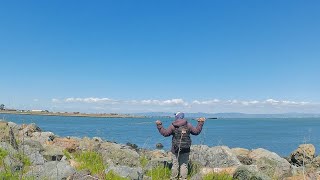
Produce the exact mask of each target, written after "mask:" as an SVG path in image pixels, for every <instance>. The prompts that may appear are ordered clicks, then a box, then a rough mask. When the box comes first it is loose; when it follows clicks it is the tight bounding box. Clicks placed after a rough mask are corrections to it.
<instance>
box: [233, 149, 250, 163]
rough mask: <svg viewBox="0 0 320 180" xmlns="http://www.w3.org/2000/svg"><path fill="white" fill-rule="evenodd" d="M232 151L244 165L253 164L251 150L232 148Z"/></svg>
mask: <svg viewBox="0 0 320 180" xmlns="http://www.w3.org/2000/svg"><path fill="white" fill-rule="evenodd" d="M231 151H232V152H233V154H235V155H236V156H237V158H238V159H239V161H240V162H241V163H242V164H244V165H251V164H252V159H251V158H249V157H248V155H249V153H250V150H248V149H244V148H232V149H231Z"/></svg>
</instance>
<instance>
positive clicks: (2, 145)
mask: <svg viewBox="0 0 320 180" xmlns="http://www.w3.org/2000/svg"><path fill="white" fill-rule="evenodd" d="M0 148H1V149H3V150H5V151H7V152H8V153H9V155H11V156H13V155H15V154H17V153H18V151H17V150H16V149H14V148H13V147H12V146H11V145H10V144H9V143H7V142H0Z"/></svg>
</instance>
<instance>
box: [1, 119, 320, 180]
mask: <svg viewBox="0 0 320 180" xmlns="http://www.w3.org/2000/svg"><path fill="white" fill-rule="evenodd" d="M170 157H171V154H170V153H169V152H166V151H163V150H146V149H140V148H139V147H137V146H135V145H134V144H130V143H129V144H127V145H123V144H116V143H113V142H108V141H103V140H102V139H101V138H99V137H94V138H82V139H80V138H77V137H58V136H56V135H55V134H54V133H52V132H43V131H42V130H41V128H40V127H38V126H37V125H36V124H28V125H26V124H22V125H18V124H15V123H13V122H6V121H0V177H3V179H36V180H38V179H39V180H40V179H48V180H51V179H52V180H56V179H68V180H96V179H116V180H117V179H119V180H121V179H137V180H142V179H143V180H151V179H167V178H168V177H169V174H170V165H171V158H170ZM189 166H190V175H189V179H192V180H201V179H219V177H223V178H220V179H237V180H248V179H255V180H269V179H270V180H271V179H272V180H273V179H285V180H300V179H308V180H316V179H320V176H319V170H320V156H316V155H315V147H314V146H313V145H312V144H302V145H300V146H299V147H298V148H297V149H296V150H294V151H293V152H292V153H291V154H290V155H288V157H285V158H283V157H280V156H279V155H277V154H276V153H274V152H270V151H268V150H266V149H262V148H258V149H252V150H248V149H243V148H232V149H230V148H229V147H227V146H215V147H208V146H206V145H193V146H192V147H191V153H190V164H189Z"/></svg>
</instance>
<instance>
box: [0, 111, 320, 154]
mask: <svg viewBox="0 0 320 180" xmlns="http://www.w3.org/2000/svg"><path fill="white" fill-rule="evenodd" d="M0 119H4V120H6V121H12V122H15V123H17V124H29V123H36V124H37V125H38V126H39V127H40V128H41V129H42V130H43V131H51V132H53V133H54V134H56V135H58V136H61V137H65V136H75V137H80V138H82V137H91V138H92V137H101V138H102V139H103V140H108V141H114V142H117V143H121V144H126V143H128V142H130V143H134V144H136V145H138V147H140V148H147V149H154V148H155V145H156V144H157V143H162V144H163V145H164V149H165V150H169V149H170V146H171V137H167V138H165V137H163V136H161V135H160V134H159V132H158V130H157V128H156V125H155V121H156V120H158V119H159V120H161V121H162V122H163V125H164V127H165V128H167V127H168V126H169V125H170V124H171V122H172V121H173V119H172V118H96V117H65V116H36V115H15V114H0ZM189 122H190V123H191V124H192V125H194V126H196V124H197V122H196V121H195V120H189ZM192 143H193V144H205V145H208V146H217V145H225V146H228V147H230V148H234V147H242V148H247V149H255V148H265V149H268V150H270V151H273V152H275V153H277V154H279V155H280V156H288V155H289V154H290V153H291V152H292V151H293V150H295V149H296V148H297V147H298V146H299V144H303V143H311V144H313V145H315V147H316V151H317V153H318V152H320V151H319V149H320V118H279V119H278V118H258V119H255V118H249V119H245V118H239V119H237V118H234V119H213V120H211V119H209V120H207V121H206V122H205V125H204V127H203V131H202V132H201V134H200V135H198V136H192Z"/></svg>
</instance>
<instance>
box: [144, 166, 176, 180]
mask: <svg viewBox="0 0 320 180" xmlns="http://www.w3.org/2000/svg"><path fill="white" fill-rule="evenodd" d="M170 175H171V170H170V169H169V168H168V167H160V166H158V167H156V168H154V169H152V170H150V171H148V172H147V176H149V177H152V180H167V179H170Z"/></svg>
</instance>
